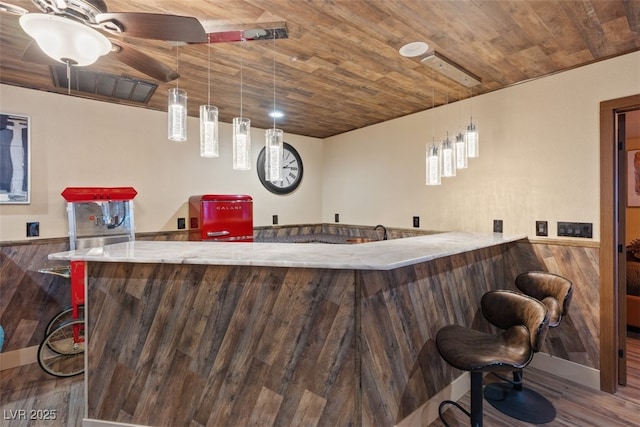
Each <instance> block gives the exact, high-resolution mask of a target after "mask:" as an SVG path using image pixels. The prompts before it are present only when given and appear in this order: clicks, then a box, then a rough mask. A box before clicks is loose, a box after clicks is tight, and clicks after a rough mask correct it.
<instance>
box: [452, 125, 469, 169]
mask: <svg viewBox="0 0 640 427" xmlns="http://www.w3.org/2000/svg"><path fill="white" fill-rule="evenodd" d="M455 147H456V168H457V169H466V168H467V167H468V165H469V162H468V161H467V141H465V138H464V133H462V132H459V133H457V134H456V142H455Z"/></svg>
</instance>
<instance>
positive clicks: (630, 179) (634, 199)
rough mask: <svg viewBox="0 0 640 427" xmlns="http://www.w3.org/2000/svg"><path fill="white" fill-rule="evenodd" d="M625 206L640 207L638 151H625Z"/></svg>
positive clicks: (639, 159)
mask: <svg viewBox="0 0 640 427" xmlns="http://www.w3.org/2000/svg"><path fill="white" fill-rule="evenodd" d="M627 206H629V207H636V208H637V207H640V150H630V151H627Z"/></svg>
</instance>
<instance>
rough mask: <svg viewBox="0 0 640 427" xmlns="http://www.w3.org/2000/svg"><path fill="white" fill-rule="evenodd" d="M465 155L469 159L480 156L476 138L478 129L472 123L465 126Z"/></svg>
mask: <svg viewBox="0 0 640 427" xmlns="http://www.w3.org/2000/svg"><path fill="white" fill-rule="evenodd" d="M466 137H467V155H468V157H470V158H474V157H479V156H480V144H479V138H478V129H477V127H476V125H475V123H473V121H472V122H471V123H469V126H467V134H466Z"/></svg>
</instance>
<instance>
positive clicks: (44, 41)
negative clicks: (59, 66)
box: [19, 13, 111, 66]
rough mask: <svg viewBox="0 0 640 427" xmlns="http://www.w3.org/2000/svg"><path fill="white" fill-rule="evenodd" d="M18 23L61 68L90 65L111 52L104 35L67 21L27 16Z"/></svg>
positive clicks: (49, 16) (65, 19) (66, 19)
mask: <svg viewBox="0 0 640 427" xmlns="http://www.w3.org/2000/svg"><path fill="white" fill-rule="evenodd" d="M19 22H20V26H21V27H22V29H23V30H24V31H25V32H26V33H27V34H29V36H31V37H32V38H33V39H34V40H35V41H36V43H37V44H38V46H39V47H40V49H41V50H42V51H43V52H44V53H46V54H47V56H50V57H51V58H53V59H55V60H56V61H60V62H62V63H64V64H69V65H77V66H86V65H91V64H93V63H94V62H96V60H97V59H98V58H99V57H100V56H102V55H106V54H107V53H109V52H110V51H111V42H110V41H109V40H108V39H107V38H106V37H105V36H104V35H102V34H101V33H100V32H98V31H96V30H94V29H93V28H91V27H89V26H87V25H84V24H81V23H80V22H77V21H74V20H72V19H69V18H63V17H60V16H56V15H47V14H44V13H28V14H26V15H22V16H21V17H20V21H19Z"/></svg>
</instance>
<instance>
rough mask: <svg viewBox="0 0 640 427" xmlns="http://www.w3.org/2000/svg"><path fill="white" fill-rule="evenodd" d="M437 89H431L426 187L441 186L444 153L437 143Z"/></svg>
mask: <svg viewBox="0 0 640 427" xmlns="http://www.w3.org/2000/svg"><path fill="white" fill-rule="evenodd" d="M435 114H436V113H435V89H433V88H432V89H431V144H427V153H426V159H425V163H426V164H425V171H426V173H425V176H426V182H425V184H426V185H440V184H441V183H442V181H441V178H440V177H441V173H440V168H441V163H442V160H441V159H440V157H441V155H442V151H441V150H440V145H439V144H437V143H436V141H435V127H436V123H435V122H436V121H435Z"/></svg>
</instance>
